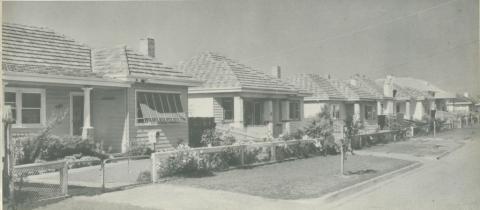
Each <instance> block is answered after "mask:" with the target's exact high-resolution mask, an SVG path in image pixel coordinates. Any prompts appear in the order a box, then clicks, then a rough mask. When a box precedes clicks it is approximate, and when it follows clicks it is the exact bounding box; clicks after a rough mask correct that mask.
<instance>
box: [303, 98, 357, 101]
mask: <svg viewBox="0 0 480 210" xmlns="http://www.w3.org/2000/svg"><path fill="white" fill-rule="evenodd" d="M303 100H304V101H347V100H348V99H346V98H322V97H305V99H303Z"/></svg>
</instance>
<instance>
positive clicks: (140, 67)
mask: <svg viewBox="0 0 480 210" xmlns="http://www.w3.org/2000/svg"><path fill="white" fill-rule="evenodd" d="M92 54H93V61H92V63H93V70H94V71H95V72H103V73H108V74H109V75H113V76H127V75H131V76H134V77H142V78H156V79H162V78H172V79H178V80H192V76H190V75H188V74H185V73H184V72H181V71H178V70H176V69H173V68H172V67H168V66H165V65H163V64H162V63H161V62H159V61H156V60H155V59H154V58H151V57H148V56H145V55H143V54H140V53H137V52H135V51H134V50H132V49H130V48H127V47H126V46H119V47H115V48H109V49H94V50H93V53H92Z"/></svg>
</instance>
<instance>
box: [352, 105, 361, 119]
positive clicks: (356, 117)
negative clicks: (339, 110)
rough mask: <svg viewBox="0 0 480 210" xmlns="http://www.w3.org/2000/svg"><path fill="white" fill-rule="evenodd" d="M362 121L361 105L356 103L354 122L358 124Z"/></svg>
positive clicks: (354, 106)
mask: <svg viewBox="0 0 480 210" xmlns="http://www.w3.org/2000/svg"><path fill="white" fill-rule="evenodd" d="M359 120H360V104H359V103H355V104H354V105H353V121H354V122H357V121H359Z"/></svg>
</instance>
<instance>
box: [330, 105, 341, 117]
mask: <svg viewBox="0 0 480 210" xmlns="http://www.w3.org/2000/svg"><path fill="white" fill-rule="evenodd" d="M332 117H333V119H340V105H339V104H332Z"/></svg>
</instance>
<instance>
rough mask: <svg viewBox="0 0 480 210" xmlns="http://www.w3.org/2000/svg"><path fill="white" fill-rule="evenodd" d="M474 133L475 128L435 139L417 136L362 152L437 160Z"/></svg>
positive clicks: (447, 133) (448, 132)
mask: <svg viewBox="0 0 480 210" xmlns="http://www.w3.org/2000/svg"><path fill="white" fill-rule="evenodd" d="M475 132H476V129H475V128H466V129H455V130H449V131H446V132H441V133H438V134H437V135H436V136H435V137H434V136H432V135H429V136H419V137H414V138H411V139H408V140H406V141H398V142H390V143H388V144H377V145H374V146H371V147H364V148H362V151H365V152H376V153H386V154H388V153H392V154H404V155H411V156H415V157H426V158H437V157H439V156H442V155H443V154H445V153H448V152H451V151H453V150H455V149H456V148H458V147H460V146H462V145H463V144H464V141H465V140H468V139H470V138H471V137H472V136H473V135H474V133H475Z"/></svg>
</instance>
